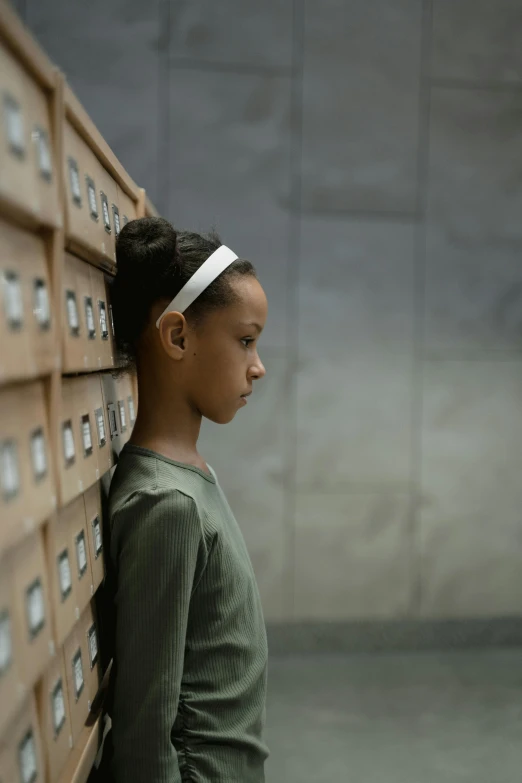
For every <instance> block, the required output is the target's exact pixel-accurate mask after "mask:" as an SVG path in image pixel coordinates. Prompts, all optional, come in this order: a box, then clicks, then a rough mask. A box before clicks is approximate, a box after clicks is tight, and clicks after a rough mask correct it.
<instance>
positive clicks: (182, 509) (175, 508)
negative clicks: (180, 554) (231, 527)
mask: <svg viewBox="0 0 522 783" xmlns="http://www.w3.org/2000/svg"><path fill="white" fill-rule="evenodd" d="M110 524H111V538H112V541H113V545H114V546H115V547H116V548H117V549H119V548H121V547H122V546H124V545H125V543H131V542H132V543H133V544H134V545H137V546H141V545H143V546H145V545H147V546H150V545H152V544H153V542H154V541H156V542H157V543H158V545H159V546H161V545H162V543H164V544H165V546H168V542H178V543H181V542H184V545H187V546H188V545H189V544H190V543H192V544H194V545H199V546H201V547H202V548H203V550H204V551H205V552H208V551H209V549H210V547H211V545H212V538H213V536H212V532H211V531H210V530H208V529H207V525H206V524H205V515H202V514H201V513H200V511H199V509H198V505H197V503H196V501H195V499H194V498H193V497H192V496H191V495H189V494H187V493H185V492H183V491H182V490H181V489H176V488H169V489H165V488H162V487H154V488H150V489H146V490H145V489H139V490H135V491H134V492H132V493H131V494H130V495H128V496H127V498H126V499H125V500H124V501H123V502H121V503H120V504H119V505H118V507H117V508H114V509H113V510H112V513H111V515H110Z"/></svg>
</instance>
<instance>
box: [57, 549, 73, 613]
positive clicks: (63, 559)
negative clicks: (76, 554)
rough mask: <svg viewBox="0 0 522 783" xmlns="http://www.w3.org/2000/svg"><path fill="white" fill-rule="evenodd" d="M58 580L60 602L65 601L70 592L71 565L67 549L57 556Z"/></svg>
mask: <svg viewBox="0 0 522 783" xmlns="http://www.w3.org/2000/svg"><path fill="white" fill-rule="evenodd" d="M58 580H59V583H60V595H61V596H62V601H65V599H66V598H67V597H68V596H69V595H70V593H71V590H72V575H71V563H70V561H69V551H68V550H67V549H64V550H63V552H60V554H59V555H58Z"/></svg>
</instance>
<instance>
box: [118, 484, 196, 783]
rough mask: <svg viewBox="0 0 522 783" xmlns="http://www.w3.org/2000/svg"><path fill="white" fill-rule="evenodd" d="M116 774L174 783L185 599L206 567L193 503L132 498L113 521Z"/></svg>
mask: <svg viewBox="0 0 522 783" xmlns="http://www.w3.org/2000/svg"><path fill="white" fill-rule="evenodd" d="M111 556H112V558H113V560H114V561H115V562H116V568H117V592H116V618H117V620H116V662H117V670H116V683H115V693H114V707H113V742H114V761H113V772H114V775H115V779H116V781H117V783H144V781H147V783H178V781H180V777H179V768H178V761H177V754H176V751H175V748H174V746H173V745H172V742H171V738H170V737H171V730H172V727H173V725H174V722H175V720H176V714H177V710H178V701H179V695H180V686H181V678H182V672H183V658H184V649H185V637H186V630H187V619H188V611H189V603H190V597H191V593H192V589H193V584H194V581H195V580H196V579H197V577H198V574H199V573H200V572H201V570H202V569H203V568H204V564H205V562H206V550H205V542H204V538H203V535H202V530H201V524H200V519H199V515H198V512H197V509H196V506H195V503H194V501H193V500H192V498H189V497H187V496H185V495H183V494H181V493H180V492H177V491H172V492H159V491H156V492H153V493H147V494H144V493H137V494H136V495H134V496H133V497H132V498H131V499H130V500H129V501H128V502H127V503H126V505H125V506H124V507H123V508H122V509H121V510H120V511H119V512H118V513H117V514H116V516H115V518H114V522H113V534H112V546H111Z"/></svg>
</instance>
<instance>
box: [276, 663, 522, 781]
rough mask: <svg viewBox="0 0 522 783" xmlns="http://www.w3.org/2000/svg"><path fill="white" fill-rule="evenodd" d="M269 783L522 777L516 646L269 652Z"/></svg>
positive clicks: (520, 667) (520, 675)
mask: <svg viewBox="0 0 522 783" xmlns="http://www.w3.org/2000/svg"><path fill="white" fill-rule="evenodd" d="M266 738H267V742H268V744H269V746H270V750H271V758H270V759H269V761H268V763H267V770H266V771H267V774H266V780H267V783H463V782H464V781H466V783H467V781H469V782H470V783H521V781H522V650H509V651H498V652H492V651H488V652H476V653H469V652H466V653H423V654H400V655H399V654H394V655H360V656H343V657H340V656H335V657H329V656H324V657H319V656H307V657H304V656H303V657H298V658H294V657H282V658H276V659H272V660H271V664H270V685H269V698H268V711H267V732H266Z"/></svg>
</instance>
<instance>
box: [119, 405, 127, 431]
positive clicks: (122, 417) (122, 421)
mask: <svg viewBox="0 0 522 783" xmlns="http://www.w3.org/2000/svg"><path fill="white" fill-rule="evenodd" d="M118 410H119V412H120V424H121V432H125V430H126V429H127V416H126V414H125V403H124V401H123V400H118Z"/></svg>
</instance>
